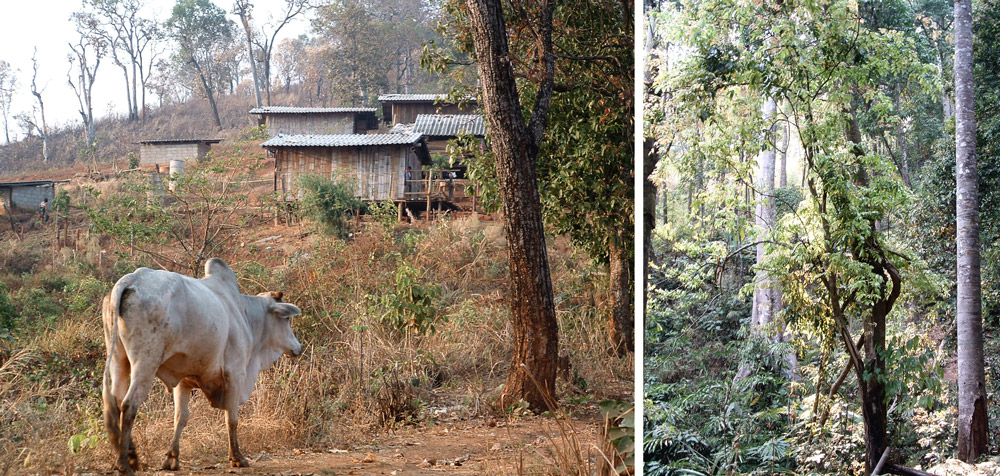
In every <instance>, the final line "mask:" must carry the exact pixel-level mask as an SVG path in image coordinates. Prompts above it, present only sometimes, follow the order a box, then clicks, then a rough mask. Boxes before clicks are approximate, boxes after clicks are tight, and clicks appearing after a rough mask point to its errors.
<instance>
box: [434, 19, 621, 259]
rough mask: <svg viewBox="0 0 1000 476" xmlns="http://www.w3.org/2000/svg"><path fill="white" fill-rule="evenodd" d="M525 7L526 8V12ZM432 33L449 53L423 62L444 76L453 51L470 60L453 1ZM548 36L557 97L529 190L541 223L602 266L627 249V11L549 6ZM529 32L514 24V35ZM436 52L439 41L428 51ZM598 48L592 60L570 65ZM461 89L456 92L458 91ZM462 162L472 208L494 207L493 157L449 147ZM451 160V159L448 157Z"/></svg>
mask: <svg viewBox="0 0 1000 476" xmlns="http://www.w3.org/2000/svg"><path fill="white" fill-rule="evenodd" d="M532 8H535V7H532ZM444 10H445V15H444V20H443V21H442V23H441V26H440V27H439V29H440V30H441V31H442V32H444V33H445V34H446V35H447V36H448V37H449V40H450V41H451V45H450V46H451V47H453V48H454V49H455V50H457V52H456V51H444V50H443V49H441V48H431V49H429V50H428V51H426V52H425V54H424V58H425V59H424V61H425V63H426V64H427V65H428V67H431V68H432V69H434V70H436V71H442V72H444V71H454V72H456V73H457V74H459V75H461V74H463V73H464V72H465V71H464V69H462V68H461V67H458V68H457V70H456V69H452V66H453V65H455V64H458V63H459V62H460V61H461V57H462V56H463V55H474V53H475V52H474V51H473V46H472V41H471V38H470V31H469V28H468V26H467V25H468V20H467V18H466V12H465V11H464V9H463V8H462V5H461V2H457V1H448V2H445V5H444ZM553 16H554V19H555V20H554V22H555V23H556V24H558V25H560V26H559V27H558V28H556V29H555V31H554V32H553V43H554V45H555V49H556V51H559V52H560V53H559V54H560V55H564V56H566V58H559V59H557V60H556V71H557V72H556V78H555V82H556V83H557V84H560V85H561V86H563V87H564V88H566V91H564V92H559V93H556V94H555V95H553V97H552V102H551V109H550V111H549V115H548V120H547V127H546V134H545V137H546V140H544V141H543V144H542V146H541V150H540V151H539V153H538V161H537V173H538V183H539V193H540V198H541V202H542V207H543V215H544V219H545V222H546V225H547V226H548V227H549V228H550V229H551V230H552V231H553V232H554V233H557V234H566V235H568V236H569V237H570V238H571V239H572V240H573V243H574V245H576V246H578V247H580V249H583V250H585V251H587V253H588V254H589V255H590V256H591V257H593V258H595V259H597V260H598V261H600V262H603V263H607V262H608V260H609V258H610V257H609V252H610V248H611V247H612V246H614V247H617V248H618V249H622V250H628V253H626V254H627V255H628V256H627V258H628V259H631V243H632V241H633V237H632V233H633V228H634V227H633V221H634V218H633V215H634V214H633V189H632V188H633V187H632V184H633V180H632V177H633V175H632V170H633V165H634V163H633V144H634V139H633V134H632V130H633V123H634V117H633V116H634V114H633V110H634V104H633V103H632V98H633V94H632V92H631V87H632V86H631V85H632V78H633V77H634V74H635V73H634V71H633V70H634V68H633V58H632V38H633V36H634V35H633V34H632V33H633V32H632V27H633V21H632V10H631V9H630V8H627V7H626V5H624V4H622V3H620V2H612V1H607V0H601V1H591V2H583V3H576V4H572V5H570V4H565V5H564V4H556V7H555V11H554V13H553ZM507 21H508V22H510V23H509V25H527V19H526V18H525V17H524V16H520V15H514V16H511V17H510V18H508V19H507ZM525 27H528V28H530V26H514V27H512V28H514V29H520V28H525ZM433 46H439V45H433ZM535 47H536V44H535V40H534V39H529V38H528V37H525V36H522V35H511V36H510V49H511V51H512V52H513V54H515V55H519V56H520V57H533V56H534V54H535V53H534V52H533V49H534V48H535ZM597 51H600V52H601V58H600V59H599V60H576V59H568V58H569V57H589V56H592V55H594V52H597ZM515 67H519V68H524V70H525V74H523V75H521V76H523V79H521V80H520V81H519V84H518V89H519V91H520V93H521V96H522V98H521V104H522V108H523V109H524V113H525V116H526V117H527V116H528V115H529V114H530V111H532V108H533V106H534V102H535V95H536V94H537V87H538V85H537V84H536V81H535V80H534V79H529V78H532V74H531V73H528V72H527V71H530V69H531V67H530V66H526V65H515ZM463 91H464V90H462V89H459V90H458V92H463ZM457 148H458V150H459V151H461V155H463V156H466V157H467V158H465V159H464V160H465V163H466V164H467V165H468V172H467V176H468V178H469V179H471V180H472V181H473V182H474V183H476V184H477V186H478V189H479V203H482V204H483V207H484V208H485V209H487V210H496V209H497V208H498V206H499V204H500V203H499V193H498V189H497V183H496V173H495V166H494V163H493V161H494V157H493V156H492V154H491V153H490V152H489V150H488V149H489V148H487V150H482V149H480V148H479V147H478V145H477V144H473V143H462V142H461V141H459V144H458V145H457ZM452 155H453V156H455V153H453V154H452Z"/></svg>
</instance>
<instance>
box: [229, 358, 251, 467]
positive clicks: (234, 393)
mask: <svg viewBox="0 0 1000 476" xmlns="http://www.w3.org/2000/svg"><path fill="white" fill-rule="evenodd" d="M234 380H235V381H236V382H242V379H241V378H235V379H234V378H233V376H232V375H230V374H228V373H226V374H224V375H223V381H224V382H225V391H226V395H225V405H224V406H225V409H226V429H228V430H229V462H230V463H231V464H232V465H233V467H234V468H246V467H249V466H250V462H249V461H247V459H246V458H244V457H243V453H241V452H240V443H239V441H237V438H236V426H237V424H238V422H239V414H240V395H239V390H238V389H237V388H236V386H234V385H233V384H234Z"/></svg>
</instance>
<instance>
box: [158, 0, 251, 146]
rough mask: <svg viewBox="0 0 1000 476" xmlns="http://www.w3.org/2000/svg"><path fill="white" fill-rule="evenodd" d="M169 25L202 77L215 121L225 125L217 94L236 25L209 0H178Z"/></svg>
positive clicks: (185, 58)
mask: <svg viewBox="0 0 1000 476" xmlns="http://www.w3.org/2000/svg"><path fill="white" fill-rule="evenodd" d="M166 26H167V29H168V30H169V31H170V33H171V36H172V37H173V38H174V39H175V40H176V41H177V43H178V45H179V46H180V51H179V52H178V54H179V55H180V58H182V60H183V61H184V63H185V64H186V65H188V66H190V68H191V70H192V72H193V73H194V74H196V75H197V77H198V79H199V80H200V83H201V88H202V93H203V94H204V95H205V97H206V98H207V99H208V103H209V105H211V107H212V114H213V115H214V119H215V125H216V126H217V127H218V128H219V129H222V119H221V118H220V117H219V106H218V104H217V103H216V96H217V94H218V87H219V80H220V78H221V77H223V76H225V75H226V73H227V72H226V70H225V67H226V65H225V62H226V57H225V52H226V50H227V49H229V48H230V46H231V45H232V43H233V36H234V29H235V25H234V24H233V22H232V21H230V20H229V19H227V18H226V12H225V11H224V10H222V9H221V8H219V7H217V6H215V5H214V4H212V2H210V1H209V0H178V1H177V4H176V5H174V9H173V15H171V17H170V19H169V20H167V23H166Z"/></svg>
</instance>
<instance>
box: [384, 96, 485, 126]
mask: <svg viewBox="0 0 1000 476" xmlns="http://www.w3.org/2000/svg"><path fill="white" fill-rule="evenodd" d="M378 100H379V102H380V103H381V104H382V120H383V121H384V122H385V123H386V124H387V125H389V126H392V125H395V124H412V123H413V122H414V121H416V120H417V115H418V114H470V113H474V112H476V111H477V110H478V109H479V106H478V105H477V104H476V98H473V97H469V98H466V99H465V100H462V101H461V102H460V103H455V102H453V101H449V100H448V95H447V94H383V95H381V96H379V97H378Z"/></svg>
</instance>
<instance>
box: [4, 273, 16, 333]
mask: <svg viewBox="0 0 1000 476" xmlns="http://www.w3.org/2000/svg"><path fill="white" fill-rule="evenodd" d="M16 323H17V309H14V303H13V302H11V300H10V298H9V297H8V296H7V287H6V286H4V284H3V283H0V336H4V335H9V334H10V331H12V330H14V325H15V324H16Z"/></svg>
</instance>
